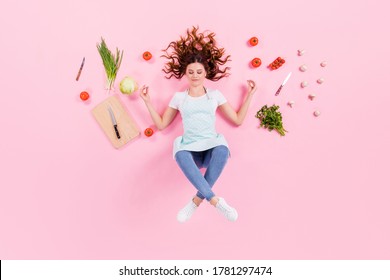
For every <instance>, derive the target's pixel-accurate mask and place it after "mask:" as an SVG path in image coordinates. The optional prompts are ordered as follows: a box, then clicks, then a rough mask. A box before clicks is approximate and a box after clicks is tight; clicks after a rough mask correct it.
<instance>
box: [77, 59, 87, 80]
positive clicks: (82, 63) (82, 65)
mask: <svg viewBox="0 0 390 280" xmlns="http://www.w3.org/2000/svg"><path fill="white" fill-rule="evenodd" d="M84 62H85V57H83V61H82V62H81V66H80V69H79V72H78V73H77V77H76V81H78V80H79V78H80V75H81V70H83V67H84Z"/></svg>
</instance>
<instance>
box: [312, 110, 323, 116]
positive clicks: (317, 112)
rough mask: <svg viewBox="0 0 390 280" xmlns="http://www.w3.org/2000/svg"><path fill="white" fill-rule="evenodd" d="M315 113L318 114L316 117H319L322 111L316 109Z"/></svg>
mask: <svg viewBox="0 0 390 280" xmlns="http://www.w3.org/2000/svg"><path fill="white" fill-rule="evenodd" d="M313 115H314V116H316V117H318V116H319V115H321V112H320V111H318V110H316V111H314V113H313Z"/></svg>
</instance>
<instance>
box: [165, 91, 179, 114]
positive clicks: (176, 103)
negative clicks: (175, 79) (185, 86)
mask: <svg viewBox="0 0 390 280" xmlns="http://www.w3.org/2000/svg"><path fill="white" fill-rule="evenodd" d="M179 105H180V97H179V94H178V93H175V94H174V95H173V97H172V99H171V101H170V102H169V104H168V106H169V107H171V108H173V109H176V110H178V109H179Z"/></svg>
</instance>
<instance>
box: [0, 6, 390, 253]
mask: <svg viewBox="0 0 390 280" xmlns="http://www.w3.org/2000/svg"><path fill="white" fill-rule="evenodd" d="M386 2H387V1H384V0H382V1H376V0H374V1H363V0H357V1H351V0H348V1H338V0H328V1H308V0H307V1H306V0H297V1H258V0H242V1H230V2H227V1H225V0H224V1H220V0H218V1H210V0H207V1H205V0H198V1H178V0H171V1H101V0H94V1H92V0H91V1H80V0H77V1H73V0H67V1H49V0H37V1H18V0H12V1H11V0H2V4H1V6H2V16H1V18H0V26H1V29H0V32H1V44H0V48H1V53H2V59H1V64H0V67H1V79H0V83H1V87H0V88H1V91H2V94H1V96H2V100H1V101H2V102H1V103H2V105H1V110H0V122H1V128H2V137H1V138H2V139H1V146H0V152H1V157H0V163H1V177H0V185H1V194H0V225H1V230H0V259H388V258H390V240H389V236H390V224H389V211H390V204H389V202H388V201H389V196H390V190H389V186H390V179H389V156H390V148H389V146H388V143H389V142H390V137H389V135H390V133H389V128H390V127H389V117H388V114H387V109H388V106H389V104H390V95H389V89H388V85H387V84H386V82H388V81H389V72H390V71H389V62H390V61H389V55H388V51H389V49H390V44H389V40H388V35H387V34H388V30H387V27H386V26H389V24H390V22H389V17H388V12H387V11H388V10H389V8H390V7H389V4H387V3H386ZM192 25H199V26H200V29H201V30H206V29H210V30H212V31H215V32H216V34H217V40H218V42H219V43H220V45H222V46H223V47H225V48H226V51H227V53H229V54H231V55H232V61H231V63H230V64H229V65H230V66H231V67H232V71H231V73H232V75H231V76H230V77H229V78H227V79H224V80H221V81H219V82H217V83H213V82H209V83H208V84H207V86H208V87H211V88H218V89H219V90H221V91H222V92H223V93H224V94H225V96H226V97H227V98H228V100H229V101H230V103H231V104H232V105H233V106H234V107H235V108H238V106H239V104H240V102H241V100H242V96H243V92H244V86H245V81H246V79H248V78H250V79H254V80H255V81H257V83H258V91H257V92H256V95H255V97H254V99H253V103H252V104H251V107H250V110H249V112H248V117H247V119H246V120H245V123H244V124H243V125H242V126H241V127H234V126H232V125H231V124H229V123H227V121H226V120H224V119H223V118H222V116H220V115H219V116H218V124H217V128H218V130H219V132H221V133H223V134H224V135H225V137H226V138H227V139H228V141H229V144H230V147H231V153H232V157H231V159H230V161H229V163H228V165H227V167H226V170H225V172H224V173H223V175H222V177H221V178H220V180H219V181H218V183H217V185H216V186H215V191H216V192H217V194H218V195H220V196H222V197H225V198H226V199H227V201H229V202H230V203H231V204H232V205H234V206H235V207H236V208H237V209H238V211H239V219H238V221H237V222H236V223H230V222H228V221H226V220H225V219H224V218H223V217H221V216H220V215H219V213H217V212H216V211H215V209H213V208H211V207H210V206H209V205H207V204H204V205H202V207H200V208H199V210H198V211H197V213H196V214H195V215H194V217H193V218H192V219H191V221H190V222H188V223H186V224H179V223H178V222H177V221H176V213H177V211H178V210H179V209H180V208H181V207H182V206H183V205H184V204H185V203H187V202H188V200H189V199H190V197H191V196H192V195H193V194H194V192H195V191H194V190H193V189H192V187H191V186H190V184H189V183H188V182H187V180H186V179H185V178H184V176H183V175H182V174H181V172H180V170H179V168H178V167H177V165H176V163H175V161H174V160H173V159H172V157H171V152H172V141H173V139H174V138H175V137H176V136H178V135H180V134H181V133H182V127H181V123H180V118H177V119H176V120H175V121H174V123H173V124H172V125H171V126H170V127H169V128H168V129H166V130H164V131H162V132H157V133H155V135H153V137H151V138H147V137H145V136H144V135H142V136H141V137H139V138H138V139H136V140H134V141H133V142H131V143H129V144H128V145H126V146H125V147H123V148H122V149H120V150H115V149H114V148H113V147H112V146H111V144H110V142H109V141H108V139H107V138H106V137H105V135H104V134H103V132H102V131H101V129H100V128H99V126H98V125H97V123H96V122H95V120H94V118H93V116H92V114H91V110H92V109H93V108H94V107H95V106H96V105H97V104H99V103H100V102H101V101H103V100H104V99H105V98H107V97H108V95H107V94H106V93H105V91H104V83H105V74H104V70H103V66H102V62H101V59H100V56H99V54H98V52H97V50H96V43H98V42H99V41H100V37H101V36H103V37H104V38H105V39H106V41H107V44H108V45H109V47H110V48H111V49H113V50H114V49H115V47H118V48H119V49H123V50H124V59H123V63H122V66H121V68H120V71H119V74H118V78H117V81H116V87H117V88H118V83H119V81H120V79H121V78H123V77H124V76H126V75H130V76H133V77H134V78H136V79H137V80H138V82H139V83H140V84H148V85H149V86H150V90H151V95H152V97H153V103H154V104H155V106H156V107H157V109H158V111H159V112H162V111H163V110H164V108H165V106H166V105H167V103H168V102H169V100H170V98H171V96H172V94H173V93H174V92H175V91H176V90H182V89H184V88H185V81H184V80H183V81H181V82H180V81H176V80H166V79H164V77H163V73H162V71H161V68H162V66H163V64H164V62H165V61H164V60H163V59H162V58H160V55H161V54H162V53H161V49H163V48H165V47H166V46H167V45H168V43H169V42H170V41H172V40H176V39H177V38H178V36H179V35H182V34H183V32H184V31H185V30H186V28H188V27H191V26H192ZM252 36H258V37H259V39H260V44H259V45H258V46H256V47H249V46H248V45H247V40H248V39H249V38H250V37H252ZM298 49H306V51H307V52H306V54H305V55H304V56H297V50H298ZM145 50H149V51H151V52H152V54H153V55H154V59H153V60H152V61H149V62H145V61H143V59H142V57H141V56H142V53H143V51H145ZM84 56H85V58H86V63H85V66H84V70H83V72H82V74H81V77H80V80H79V81H78V82H76V81H75V77H76V74H77V71H78V68H79V66H80V63H81V60H82V58H83V57H84ZM255 56H258V57H260V58H261V59H262V60H263V65H262V66H261V67H260V68H258V69H252V68H250V67H249V62H250V60H251V59H252V58H253V57H255ZM278 56H282V57H284V58H285V59H286V61H287V62H286V63H285V65H284V66H282V67H281V68H280V69H278V70H277V71H272V72H271V71H270V70H268V69H267V68H266V65H268V64H269V63H270V62H272V60H273V59H275V58H276V57H278ZM323 60H326V61H328V66H327V67H325V68H322V67H320V66H319V64H320V62H321V61H323ZM302 64H306V65H307V66H308V71H307V72H305V73H302V72H300V71H299V70H298V68H299V66H300V65H302ZM290 71H292V72H293V74H292V77H291V79H290V80H289V82H288V83H287V84H286V86H285V88H284V89H283V90H282V93H281V95H280V96H278V97H275V96H274V92H275V91H276V89H277V88H278V86H279V84H280V83H281V81H282V80H283V79H284V77H285V76H286V74H287V73H288V72H290ZM320 77H324V79H325V82H324V83H323V84H322V85H318V84H317V83H316V82H315V81H316V80H317V79H318V78H320ZM304 80H306V81H308V82H309V87H307V88H305V89H301V88H300V83H301V82H302V81H304ZM83 90H87V91H88V92H89V93H90V95H91V98H90V100H89V101H88V102H85V103H83V102H82V101H81V100H80V99H79V93H80V92H81V91H83ZM310 93H315V94H316V95H317V98H316V99H315V100H314V101H310V100H309V99H308V94H310ZM117 94H119V96H120V98H121V100H122V101H123V103H124V104H125V106H126V108H127V110H128V111H129V112H130V114H131V115H132V117H133V118H134V119H135V121H136V122H137V124H138V125H139V127H140V128H141V129H142V130H143V129H145V128H146V127H148V126H150V125H151V124H152V121H151V118H150V116H149V114H148V112H147V110H146V107H145V105H144V104H143V102H142V100H141V99H140V98H139V96H138V93H136V94H134V95H133V96H131V97H128V96H122V95H120V93H119V92H117ZM289 100H294V101H295V107H294V108H289V107H288V106H287V105H286V103H287V102H288V101H289ZM264 104H268V105H272V104H278V105H280V110H281V112H282V113H283V117H284V123H285V127H286V129H287V130H288V131H289V133H288V134H287V136H285V137H279V136H278V135H277V134H276V133H275V132H268V131H266V130H264V129H259V128H258V124H259V122H258V119H256V118H255V117H254V115H255V114H256V112H257V110H258V109H260V108H261V106H263V105H264ZM314 110H320V111H321V113H322V114H321V116H320V117H318V118H316V117H314V116H313V111H314Z"/></svg>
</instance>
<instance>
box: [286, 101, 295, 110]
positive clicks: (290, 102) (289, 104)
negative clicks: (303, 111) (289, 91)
mask: <svg viewBox="0 0 390 280" xmlns="http://www.w3.org/2000/svg"><path fill="white" fill-rule="evenodd" d="M294 104H295V102H294V101H293V100H290V101H289V102H287V105H288V106H290V107H291V108H292V107H293V106H294Z"/></svg>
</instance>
